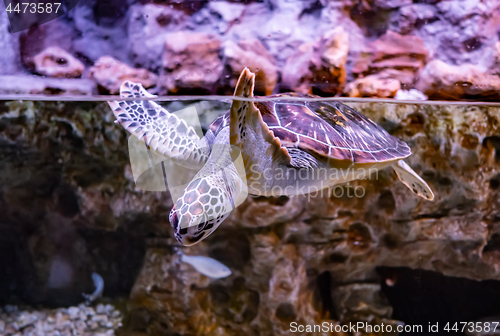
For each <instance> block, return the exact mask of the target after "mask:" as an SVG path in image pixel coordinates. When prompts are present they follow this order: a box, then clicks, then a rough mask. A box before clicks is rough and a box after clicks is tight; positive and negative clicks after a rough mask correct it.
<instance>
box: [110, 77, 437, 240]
mask: <svg viewBox="0 0 500 336" xmlns="http://www.w3.org/2000/svg"><path fill="white" fill-rule="evenodd" d="M254 84H255V75H254V74H253V73H251V72H250V71H249V70H248V69H245V70H243V72H242V74H241V76H240V78H239V80H238V83H237V85H236V90H235V96H239V97H245V98H252V97H253V89H254ZM121 95H122V97H137V98H140V97H143V96H149V94H148V93H147V92H146V91H145V90H144V89H143V88H142V87H141V86H140V85H138V84H133V83H130V82H125V83H124V84H123V85H122V90H121ZM290 96H297V95H296V94H281V95H275V96H273V97H282V98H283V100H279V101H267V102H251V101H243V100H233V103H232V105H231V109H230V110H229V111H228V112H227V113H226V114H225V115H223V116H221V117H219V118H217V119H216V120H215V121H214V122H213V123H212V124H211V125H210V127H209V130H208V131H207V133H206V135H205V137H204V138H202V139H199V138H198V136H197V135H196V133H195V132H194V129H193V128H192V127H190V126H188V125H187V124H186V123H185V122H184V121H182V120H180V119H178V118H177V117H176V116H175V115H173V114H170V113H169V112H167V111H166V110H165V109H163V108H161V107H160V106H159V105H157V104H156V103H154V102H147V101H139V102H137V101H136V102H128V101H123V102H110V106H111V108H112V109H113V111H114V114H115V116H116V117H117V119H118V120H117V121H118V122H119V123H121V124H122V125H123V126H124V127H125V128H126V129H127V130H129V131H130V132H131V133H133V134H134V135H136V136H137V137H138V138H140V139H144V140H145V142H146V143H147V144H148V145H150V146H151V148H153V149H154V150H156V151H158V152H160V153H161V154H163V155H165V156H166V157H169V158H171V159H173V160H175V161H176V162H178V163H179V164H181V165H185V166H187V167H200V166H202V165H203V167H202V168H201V169H200V171H199V172H198V173H197V174H196V176H195V177H194V178H193V180H192V181H191V182H190V183H189V185H188V186H187V188H186V189H185V192H184V194H183V195H182V197H180V198H179V199H178V200H177V202H176V203H175V205H174V207H173V208H172V211H171V212H170V217H169V220H170V223H171V224H172V226H173V228H174V232H175V236H176V238H177V240H178V241H179V242H180V243H182V244H184V245H192V244H195V243H197V242H199V241H201V240H202V239H204V238H206V237H207V236H208V235H209V234H210V233H212V232H213V231H214V230H215V229H216V228H217V227H218V226H219V225H220V223H221V222H222V221H223V220H224V219H225V218H226V217H227V216H228V215H229V213H230V212H231V211H232V210H233V209H234V208H235V207H236V206H238V205H239V204H240V203H241V202H242V198H243V199H244V197H242V196H245V195H246V192H247V191H248V193H250V194H254V195H263V196H282V195H299V194H307V193H310V192H314V191H319V190H321V189H323V188H328V187H331V186H333V185H336V184H339V183H343V182H347V181H352V180H355V179H361V178H366V177H368V176H369V175H370V174H371V173H373V172H375V171H377V170H379V169H383V168H385V167H388V166H392V167H393V168H394V170H395V171H396V173H397V175H398V177H399V179H400V180H401V181H402V182H403V183H404V184H405V185H406V186H407V187H408V188H410V189H411V190H412V191H413V192H414V193H416V194H417V195H419V196H421V197H423V198H425V199H428V200H432V199H433V198H434V195H433V193H432V191H431V189H430V188H429V186H428V185H427V184H426V183H425V181H424V180H422V179H421V178H420V177H419V176H418V175H417V174H416V173H415V172H414V171H413V170H412V169H411V168H410V167H409V166H408V165H407V164H406V163H405V162H404V161H403V160H402V159H404V158H406V157H408V156H409V155H410V154H411V150H410V148H409V147H408V146H407V145H406V143H404V142H403V141H401V140H399V139H397V138H396V137H394V136H391V135H390V134H388V133H387V132H386V131H385V130H384V129H382V128H381V127H380V126H378V125H377V124H376V123H374V122H373V121H371V120H370V119H368V118H366V117H365V116H363V115H362V114H360V113H358V112H357V111H356V110H354V109H352V108H350V107H348V106H346V105H344V104H341V103H338V102H335V103H327V102H316V101H312V102H311V101H291V100H287V97H290ZM238 150H239V151H238ZM239 153H241V158H242V162H243V163H242V164H243V167H242V169H239V168H238V167H237V166H235V164H234V159H235V157H237V156H238V154H239Z"/></svg>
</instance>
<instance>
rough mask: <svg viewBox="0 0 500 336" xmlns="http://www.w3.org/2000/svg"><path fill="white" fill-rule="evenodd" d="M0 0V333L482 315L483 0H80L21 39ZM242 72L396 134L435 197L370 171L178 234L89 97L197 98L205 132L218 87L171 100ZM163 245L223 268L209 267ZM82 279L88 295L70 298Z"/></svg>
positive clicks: (226, 103) (491, 313)
mask: <svg viewBox="0 0 500 336" xmlns="http://www.w3.org/2000/svg"><path fill="white" fill-rule="evenodd" d="M6 9H7V8H6V7H5V6H4V4H0V98H1V99H2V100H1V101H0V305H1V306H2V310H1V314H0V335H71V334H73V335H76V334H78V335H103V334H106V335H113V334H116V335H134V336H136V335H137V336H139V335H221V336H222V335H291V334H304V335H305V334H308V335H395V334H397V333H396V332H392V333H391V332H387V329H386V330H385V331H383V330H380V329H379V331H376V330H370V329H368V328H364V329H363V330H361V331H359V332H360V333H355V332H354V331H352V329H347V330H346V329H345V328H344V329H342V327H343V326H349V325H353V324H356V323H358V322H359V323H365V326H366V325H370V326H373V327H375V326H379V327H380V326H381V325H382V324H384V325H386V326H387V325H390V326H392V328H393V330H395V329H396V327H397V326H398V325H403V324H404V325H406V326H410V327H411V328H410V329H407V332H406V333H402V334H407V335H410V334H412V335H424V334H429V335H444V334H462V335H465V334H468V335H487V334H488V333H486V331H478V330H477V328H473V330H472V331H470V330H466V329H463V328H462V326H463V324H460V322H464V323H465V322H467V323H469V322H478V321H479V322H481V323H482V324H481V325H483V326H484V323H485V322H489V323H490V322H491V323H492V324H491V326H492V328H493V327H494V324H493V323H494V322H500V318H499V317H498V316H500V304H499V303H498V302H499V301H500V282H498V281H499V280H500V204H499V193H500V130H499V127H500V126H499V125H500V106H499V105H498V104H497V102H498V99H499V98H500V77H499V76H500V41H499V36H500V1H498V0H484V1H479V0H477V1H476V0H467V1H457V0H452V1H444V0H443V1H435V0H427V1H411V0H367V1H357V0H346V1H328V0H318V1H313V0H304V1H292V0H290V1H285V0H266V1H241V2H240V1H232V2H231V1H201V0H200V1H157V2H148V1H133V0H128V1H119V0H106V1H97V0H96V1H80V2H78V4H77V5H76V6H75V7H74V8H72V9H71V10H69V11H68V12H67V13H66V14H65V15H63V16H61V17H59V18H56V19H54V20H52V21H49V22H46V23H43V24H40V22H41V21H40V20H41V19H40V17H37V16H36V15H30V16H20V17H19V19H20V20H25V21H23V24H24V25H26V26H27V27H30V28H28V29H26V30H22V31H19V32H13V29H12V27H11V25H10V23H9V18H8V16H7V12H6ZM21 9H22V8H21ZM245 67H248V68H250V70H251V71H253V72H255V73H256V88H255V93H256V95H260V96H264V95H270V94H274V93H280V92H289V91H293V92H298V93H305V94H307V93H310V94H315V95H319V96H322V97H339V98H342V99H343V100H346V103H347V104H349V105H350V106H352V107H354V108H356V109H357V110H358V111H360V112H361V113H363V114H364V115H366V116H367V117H369V118H370V119H372V120H374V121H375V122H377V123H378V124H379V125H381V126H382V127H384V129H386V130H387V131H388V132H389V133H390V134H392V135H394V136H396V137H398V138H400V139H402V140H404V141H405V142H406V143H407V144H408V145H409V146H410V147H411V149H412V152H413V155H412V156H410V157H409V158H408V159H407V160H406V162H407V163H408V164H409V165H410V166H411V167H412V168H413V169H414V170H415V171H416V172H417V173H418V174H419V175H420V176H422V177H423V178H424V179H425V180H426V181H427V183H428V184H429V185H430V187H431V188H432V189H433V191H434V194H435V195H436V199H435V200H434V202H428V201H426V200H424V199H421V198H418V197H416V196H415V195H414V194H413V193H411V192H410V191H409V190H408V189H407V188H406V187H405V186H404V185H403V184H401V183H400V182H399V181H398V178H397V176H396V175H395V173H394V172H393V171H392V170H390V169H385V170H382V171H379V172H378V173H377V174H376V176H373V177H372V178H370V179H368V180H360V181H354V182H351V183H350V184H349V185H348V186H344V187H343V188H342V189H338V190H336V192H322V193H317V194H314V195H305V196H293V197H287V196H282V197H252V196H249V197H248V199H247V200H246V201H245V203H243V204H242V205H241V206H239V207H238V208H237V209H236V210H234V211H233V213H232V214H231V216H230V217H229V218H228V219H227V220H225V221H224V223H223V224H222V225H221V226H220V227H219V228H218V229H217V230H216V231H215V232H214V233H213V234H212V235H210V236H209V237H208V238H207V239H205V240H203V241H202V242H200V243H199V244H196V245H194V246H192V247H189V248H183V247H180V245H179V244H178V243H177V242H176V240H175V238H174V236H173V232H172V228H171V226H170V224H169V220H168V216H169V212H170V210H171V208H172V206H173V202H175V200H172V199H171V197H170V193H169V192H168V191H167V192H153V191H144V190H142V189H141V188H138V187H137V185H136V184H135V181H134V177H133V173H132V170H131V167H130V158H129V152H128V137H129V134H128V133H127V132H126V131H125V130H124V129H123V128H122V127H121V126H120V125H118V124H115V123H114V121H115V117H114V115H113V113H112V111H111V109H110V108H109V106H108V104H107V103H106V102H105V101H98V99H97V98H100V99H102V98H103V97H102V96H109V95H117V94H118V93H119V88H120V85H121V83H122V82H123V81H124V80H131V81H134V82H138V83H141V84H142V85H143V86H144V87H145V88H147V89H148V91H149V92H151V93H154V94H157V95H159V96H161V97H162V99H163V101H162V102H161V104H162V105H163V106H164V107H165V108H167V109H168V110H169V111H171V112H175V111H178V110H181V109H183V108H185V107H188V106H191V107H192V106H194V107H195V108H196V111H197V113H198V115H199V118H200V122H201V126H202V128H203V129H204V130H206V129H207V127H208V125H209V124H210V123H211V122H212V121H213V120H214V119H215V118H216V117H217V116H219V115H222V114H223V113H224V112H225V111H227V110H228V109H229V107H230V103H231V101H230V99H229V98H230V97H224V98H220V99H219V100H210V99H205V100H204V99H202V97H198V98H196V99H194V98H193V99H191V100H182V101H176V97H179V96H185V95H201V96H207V97H209V96H214V95H224V96H230V95H232V94H233V92H234V87H235V85H236V80H237V79H238V76H239V74H240V73H241V71H242V70H243V69H244V68H245ZM98 96H99V97H98ZM104 98H106V97H104ZM348 98H353V99H351V100H349V99H348ZM354 98H374V99H354ZM384 99H385V100H384ZM484 102H486V103H484ZM361 190H362V191H363V194H362V196H359V195H361V194H359V193H360V192H361ZM341 191H342V194H340V192H341ZM356 191H358V192H359V193H358V194H355V192H356ZM176 249H181V250H182V252H183V253H185V254H188V255H202V256H208V257H211V258H214V259H216V260H218V261H220V262H222V263H224V264H225V265H227V266H228V267H229V268H230V269H231V272H232V274H231V276H229V277H227V278H223V279H217V280H215V279H211V278H209V277H207V276H205V275H203V274H200V273H199V272H197V271H196V270H195V269H194V268H193V267H192V266H191V265H189V264H186V263H182V262H180V260H179V254H178V253H177V252H176ZM93 273H96V274H99V275H100V276H101V277H102V279H103V281H104V291H103V296H102V297H101V298H98V299H97V300H96V301H94V302H92V303H90V305H88V306H87V305H85V303H84V301H85V300H84V298H83V297H82V293H92V292H93V291H94V289H95V288H94V282H93V280H92V274H93ZM322 323H326V325H327V326H328V328H327V329H328V330H323V329H322V330H317V329H316V330H313V331H310V332H307V331H306V329H304V328H306V326H308V325H309V326H314V325H323V324H322ZM455 323H458V331H457V330H452V327H453V326H454V325H455ZM436 324H437V325H438V328H439V330H438V332H435V331H434V330H431V329H430V327H431V326H435V325H436ZM447 324H448V328H449V330H448V331H446V330H445V329H444V328H445V327H446V325H447ZM415 326H422V329H413V328H414V327H415ZM335 327H339V328H337V329H336V328H335ZM293 328H296V329H295V330H294V329H293ZM299 328H303V329H300V330H303V331H300V330H299ZM339 330H340V331H339ZM496 333H497V334H499V333H500V327H499V328H497V331H496Z"/></svg>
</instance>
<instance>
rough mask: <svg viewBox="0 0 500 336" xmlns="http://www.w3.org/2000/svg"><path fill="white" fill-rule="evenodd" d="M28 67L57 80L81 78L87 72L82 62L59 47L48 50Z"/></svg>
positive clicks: (36, 57)
mask: <svg viewBox="0 0 500 336" xmlns="http://www.w3.org/2000/svg"><path fill="white" fill-rule="evenodd" d="M26 66H27V67H28V68H31V69H32V70H33V72H35V73H37V74H39V75H42V76H47V77H57V78H76V77H81V75H82V73H83V71H84V70H85V66H84V65H83V64H82V62H80V61H79V60H78V59H76V58H75V57H73V55H71V54H70V53H68V52H67V51H65V50H63V49H61V48H59V47H49V48H46V49H45V50H43V51H42V52H41V53H39V54H37V55H35V56H34V57H33V62H32V63H28V64H27V65H26Z"/></svg>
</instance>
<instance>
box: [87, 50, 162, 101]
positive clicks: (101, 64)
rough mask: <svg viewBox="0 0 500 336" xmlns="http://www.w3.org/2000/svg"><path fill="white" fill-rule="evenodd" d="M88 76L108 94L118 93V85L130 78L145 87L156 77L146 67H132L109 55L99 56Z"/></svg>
mask: <svg viewBox="0 0 500 336" xmlns="http://www.w3.org/2000/svg"><path fill="white" fill-rule="evenodd" d="M89 77H90V78H92V79H94V80H95V81H96V82H97V84H98V85H99V86H100V87H102V88H103V89H105V90H106V91H107V92H109V93H110V94H118V93H120V85H121V84H122V83H123V82H124V81H126V80H130V81H133V82H134V83H140V84H142V86H144V87H145V88H150V87H152V86H155V85H156V82H157V80H158V77H157V76H156V75H155V74H153V73H151V72H149V71H148V70H146V69H134V68H131V67H129V66H128V65H127V64H124V63H122V62H120V61H118V60H116V59H114V58H113V57H111V56H103V57H101V58H99V59H98V60H97V61H96V62H95V64H94V66H93V67H91V68H90V73H89Z"/></svg>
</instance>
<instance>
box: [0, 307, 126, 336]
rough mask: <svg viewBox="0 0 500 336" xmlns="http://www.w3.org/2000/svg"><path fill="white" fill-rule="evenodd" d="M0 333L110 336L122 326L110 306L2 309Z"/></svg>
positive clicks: (119, 314) (9, 334) (118, 316)
mask: <svg viewBox="0 0 500 336" xmlns="http://www.w3.org/2000/svg"><path fill="white" fill-rule="evenodd" d="M0 313H1V314H0V332H1V333H2V335H4V336H17V335H19V336H25V335H26V336H30V335H50V336H53V335H54V336H55V335H106V336H113V335H115V331H116V330H118V329H119V328H120V327H121V326H122V319H123V316H122V315H121V313H120V311H119V310H117V309H115V307H113V306H112V305H109V304H108V305H102V304H98V305H97V306H96V307H95V309H94V308H93V307H85V305H79V306H78V307H75V306H73V307H69V308H58V309H40V310H20V309H19V308H18V307H16V306H5V307H4V309H3V311H1V310H0Z"/></svg>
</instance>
